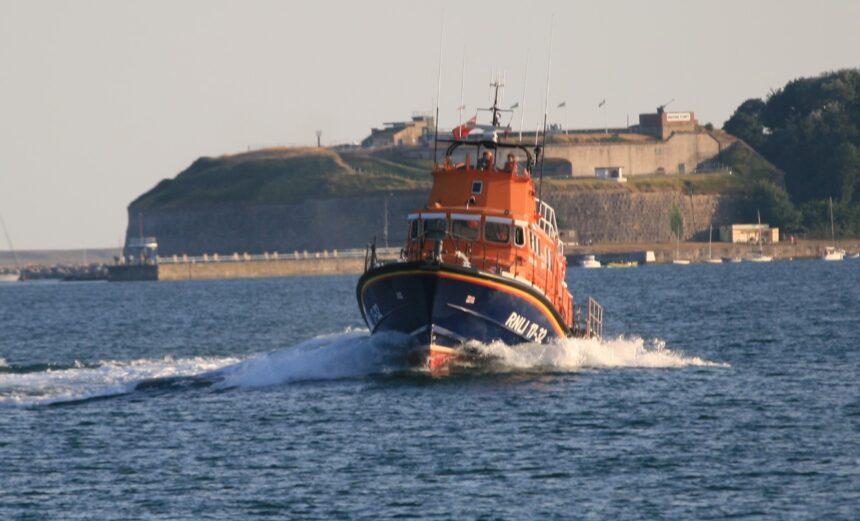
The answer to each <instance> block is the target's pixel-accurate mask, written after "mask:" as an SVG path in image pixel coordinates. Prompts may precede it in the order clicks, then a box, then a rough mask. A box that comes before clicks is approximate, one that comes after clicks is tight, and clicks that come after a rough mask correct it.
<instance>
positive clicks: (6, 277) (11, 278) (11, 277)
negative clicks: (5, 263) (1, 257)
mask: <svg viewBox="0 0 860 521" xmlns="http://www.w3.org/2000/svg"><path fill="white" fill-rule="evenodd" d="M19 280H21V275H20V274H18V273H16V272H11V273H0V282H18V281H19Z"/></svg>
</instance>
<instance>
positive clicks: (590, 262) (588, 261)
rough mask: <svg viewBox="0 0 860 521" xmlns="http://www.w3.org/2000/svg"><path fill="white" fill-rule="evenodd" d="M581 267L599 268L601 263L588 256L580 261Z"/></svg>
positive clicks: (592, 256)
mask: <svg viewBox="0 0 860 521" xmlns="http://www.w3.org/2000/svg"><path fill="white" fill-rule="evenodd" d="M579 265H580V266H582V267H583V268H599V267H600V266H601V264H600V261H599V260H597V259H595V258H594V255H586V256H585V257H583V258H582V260H581V261H579Z"/></svg>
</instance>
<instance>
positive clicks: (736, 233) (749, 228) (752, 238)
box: [720, 224, 779, 244]
mask: <svg viewBox="0 0 860 521" xmlns="http://www.w3.org/2000/svg"><path fill="white" fill-rule="evenodd" d="M759 237H761V242H763V243H764V244H776V243H778V242H779V228H771V227H770V225H768V224H729V225H726V226H721V227H720V241H722V242H731V243H757V242H758V241H759Z"/></svg>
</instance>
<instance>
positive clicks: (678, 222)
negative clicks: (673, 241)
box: [669, 203, 684, 240]
mask: <svg viewBox="0 0 860 521" xmlns="http://www.w3.org/2000/svg"><path fill="white" fill-rule="evenodd" d="M669 226H670V227H671V229H672V233H673V234H675V237H677V238H678V240H681V237H682V235H683V233H684V216H683V215H681V208H679V207H678V205H677V204H675V203H672V206H671V207H670V208H669Z"/></svg>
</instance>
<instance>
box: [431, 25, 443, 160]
mask: <svg viewBox="0 0 860 521" xmlns="http://www.w3.org/2000/svg"><path fill="white" fill-rule="evenodd" d="M442 22H443V23H442V27H441V28H440V29H439V75H438V77H437V79H436V115H435V116H434V117H433V170H435V169H436V167H437V166H438V165H437V163H436V150H437V144H438V142H439V96H440V93H441V91H442V42H443V41H444V36H445V25H444V18H443V19H442Z"/></svg>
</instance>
